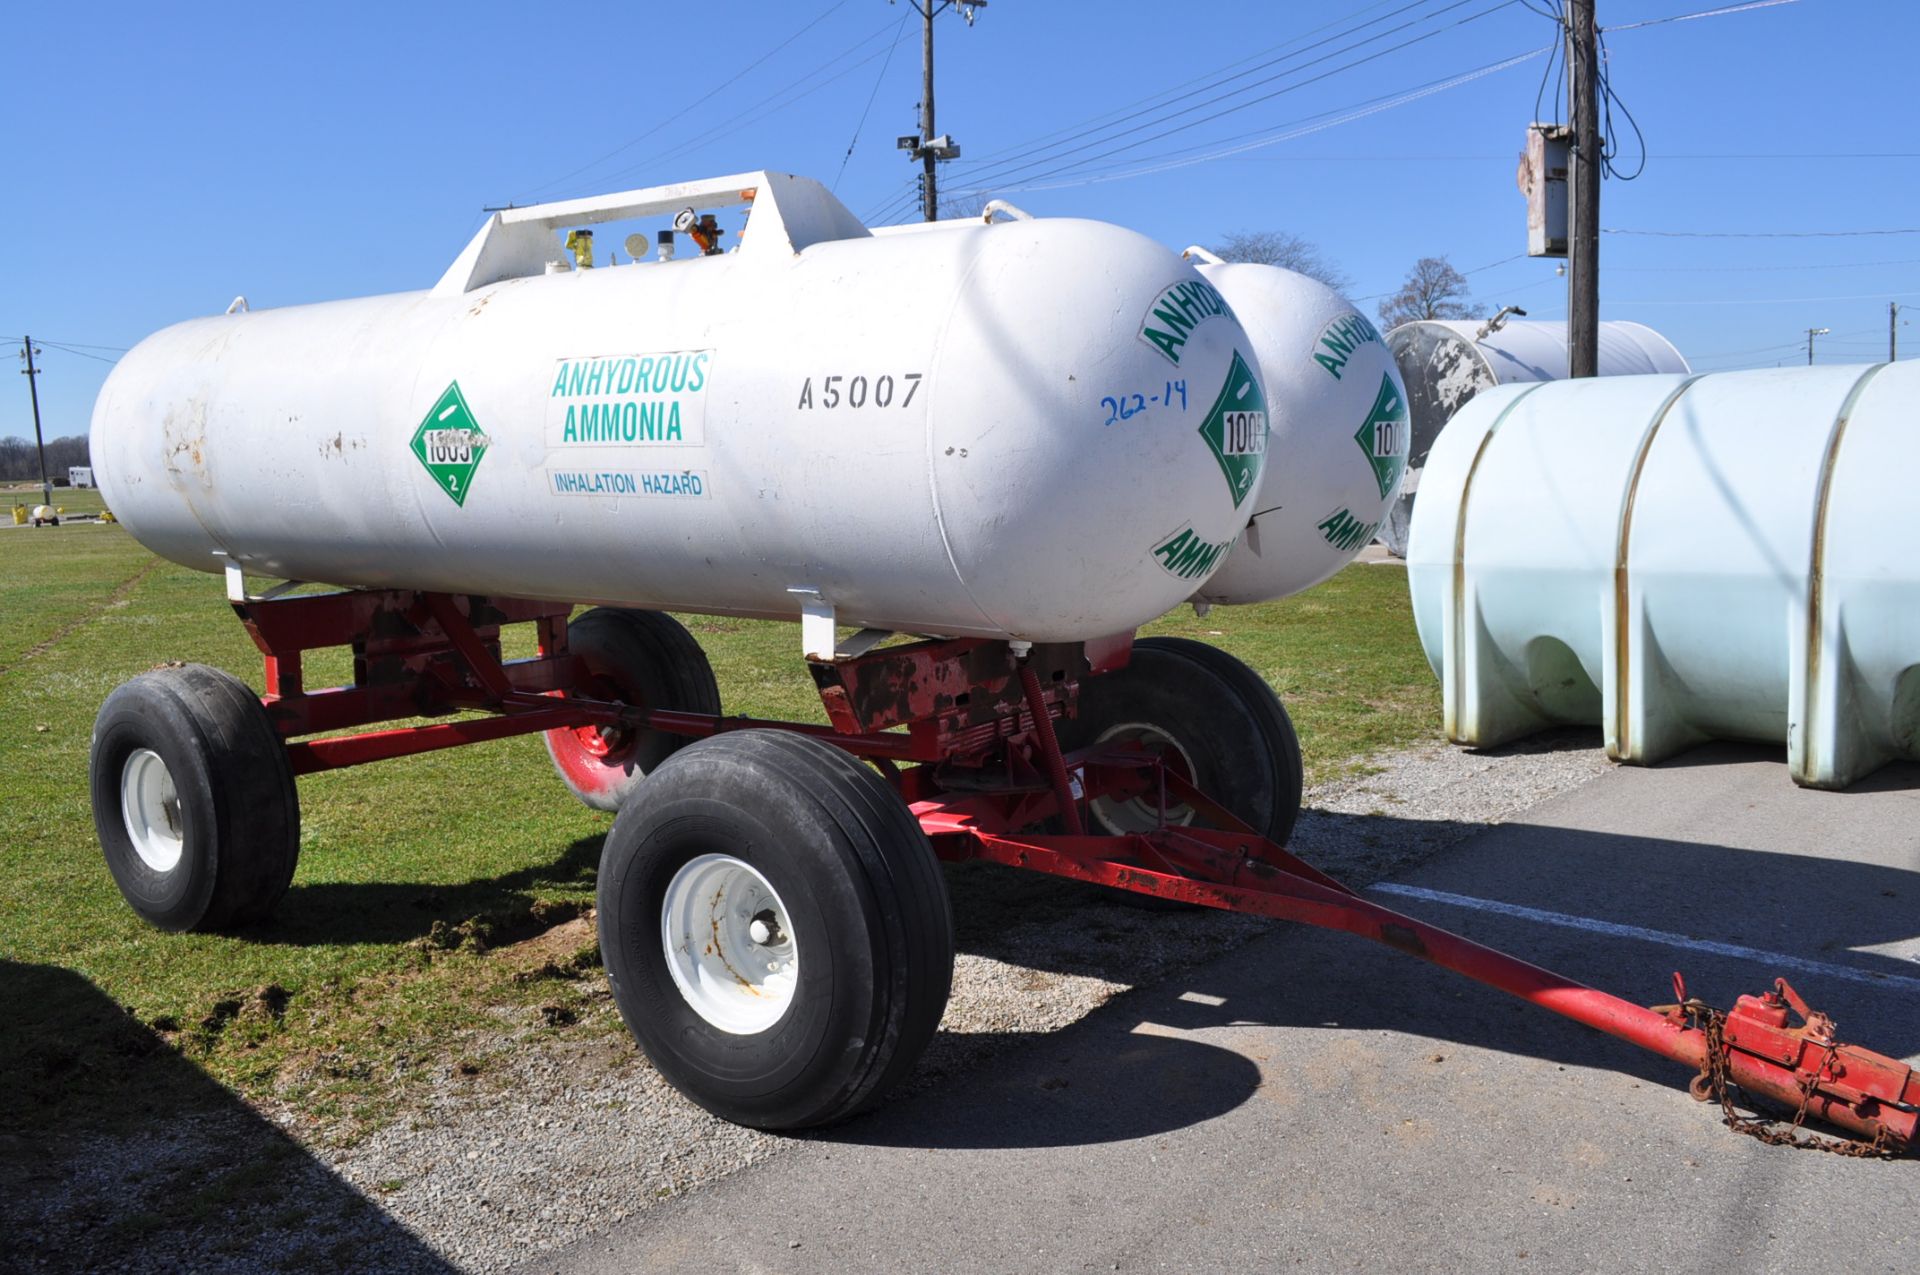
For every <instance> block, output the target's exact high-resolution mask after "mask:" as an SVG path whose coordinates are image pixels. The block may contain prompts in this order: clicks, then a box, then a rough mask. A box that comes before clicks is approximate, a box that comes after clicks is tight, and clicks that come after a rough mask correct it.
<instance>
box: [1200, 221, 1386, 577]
mask: <svg viewBox="0 0 1920 1275" xmlns="http://www.w3.org/2000/svg"><path fill="white" fill-rule="evenodd" d="M1187 255H1188V256H1189V257H1198V258H1200V259H1201V261H1202V264H1201V266H1200V274H1201V277H1203V278H1204V279H1206V281H1207V282H1208V283H1211V284H1212V285H1213V286H1214V287H1216V288H1218V289H1219V290H1220V295H1221V296H1223V297H1225V298H1226V301H1227V304H1228V305H1230V306H1232V307H1233V312H1234V313H1235V314H1236V315H1238V316H1239V318H1240V322H1241V323H1242V324H1243V325H1244V326H1245V327H1246V329H1247V336H1248V338H1249V339H1250V340H1251V341H1252V342H1253V350H1254V354H1255V355H1256V356H1257V357H1258V359H1259V364H1260V379H1261V380H1262V381H1263V382H1264V383H1265V385H1266V389H1267V404H1268V420H1269V426H1270V429H1271V436H1270V440H1269V443H1268V447H1269V448H1270V452H1271V454H1270V456H1269V458H1268V462H1267V473H1266V477H1265V478H1264V479H1263V480H1262V481H1261V485H1260V491H1259V494H1258V496H1257V497H1256V498H1255V500H1254V502H1253V506H1252V517H1251V519H1250V520H1249V522H1248V524H1247V528H1246V530H1245V531H1244V532H1243V533H1242V534H1241V537H1240V541H1239V543H1238V544H1236V545H1235V546H1234V548H1233V550H1232V552H1231V553H1229V554H1228V555H1227V560H1226V563H1225V564H1224V565H1223V566H1222V567H1221V568H1220V569H1219V570H1218V571H1216V572H1214V574H1213V575H1212V577H1211V578H1209V579H1208V580H1207V582H1206V583H1205V584H1204V585H1203V586H1201V588H1200V590H1199V592H1197V593H1196V594H1195V595H1194V599H1195V601H1198V602H1210V603H1247V602H1265V601H1269V600H1271V599H1274V598H1281V597H1285V596H1287V595H1288V594H1292V593H1298V592H1300V591H1301V590H1302V589H1306V588H1310V587H1312V586H1313V585H1316V584H1318V583H1320V582H1321V581H1322V580H1325V579H1326V578H1327V577H1329V576H1331V575H1333V574H1334V573H1335V572H1336V571H1338V570H1340V568H1341V567H1344V566H1345V565H1347V563H1349V562H1351V561H1353V558H1354V556H1355V555H1356V554H1358V553H1359V552H1360V551H1361V550H1362V549H1364V548H1365V547H1366V546H1367V545H1368V544H1370V543H1372V541H1373V538H1374V534H1375V533H1376V532H1377V531H1378V530H1379V529H1380V524H1381V522H1382V521H1383V520H1384V519H1385V517H1386V514H1387V509H1388V507H1389V506H1390V505H1391V504H1392V503H1393V498H1394V494H1395V493H1396V492H1397V491H1398V490H1399V486H1400V481H1401V477H1402V475H1403V474H1404V473H1405V472H1406V468H1407V449H1408V445H1409V439H1410V435H1409V432H1408V420H1407V395H1406V388H1405V386H1404V385H1403V384H1402V383H1401V380H1400V372H1399V370H1398V368H1396V367H1395V365H1394V361H1393V355H1392V352H1391V351H1390V350H1389V349H1388V347H1387V344H1386V342H1385V341H1383V340H1381V338H1380V332H1379V330H1378V329H1377V328H1375V327H1374V325H1373V324H1372V323H1371V322H1370V321H1369V320H1368V319H1367V317H1366V316H1365V315H1363V314H1361V313H1360V312H1359V311H1358V310H1356V309H1354V307H1353V303H1352V302H1350V301H1348V300H1347V299H1346V298H1344V297H1342V296H1341V295H1340V294H1339V293H1337V292H1335V291H1334V290H1333V289H1332V288H1329V287H1327V286H1326V285H1325V284H1323V283H1320V282H1319V281H1317V280H1314V279H1309V278H1308V277H1307V276H1305V275H1303V274H1298V273H1295V272H1294V271H1292V270H1283V269H1281V268H1280V267H1278V266H1264V265H1255V264H1252V263H1245V262H1243V263H1235V264H1228V263H1222V262H1220V261H1218V259H1217V258H1214V257H1213V254H1211V253H1209V252H1206V251H1205V250H1204V249H1197V248H1189V249H1187Z"/></svg>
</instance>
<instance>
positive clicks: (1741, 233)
mask: <svg viewBox="0 0 1920 1275" xmlns="http://www.w3.org/2000/svg"><path fill="white" fill-rule="evenodd" d="M1600 233H1601V234H1603V235H1652V236H1656V237H1659V238H1662V239H1851V238H1857V237H1860V236H1863V235H1920V227H1917V228H1912V229H1903V230H1627V229H1622V228H1620V227H1616V226H1605V227H1602V228H1601V231H1600Z"/></svg>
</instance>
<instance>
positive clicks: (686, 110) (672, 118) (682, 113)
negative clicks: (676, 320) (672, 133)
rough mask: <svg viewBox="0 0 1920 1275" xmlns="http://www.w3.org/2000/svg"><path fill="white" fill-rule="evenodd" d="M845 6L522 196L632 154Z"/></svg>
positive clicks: (838, 1) (844, 0)
mask: <svg viewBox="0 0 1920 1275" xmlns="http://www.w3.org/2000/svg"><path fill="white" fill-rule="evenodd" d="M846 3H847V0H836V2H835V3H834V4H833V5H831V6H829V7H828V9H827V10H826V12H824V13H822V14H820V16H818V17H816V18H814V19H813V20H812V21H811V22H809V23H807V24H806V25H805V26H803V27H801V28H800V29H799V30H798V31H795V32H794V33H793V34H792V35H790V36H788V37H787V38H786V39H784V40H782V41H780V42H779V43H778V44H776V45H774V46H773V47H772V48H771V49H768V50H767V51H766V52H765V53H763V54H761V55H760V56H759V57H757V58H755V59H754V60H753V61H751V62H749V63H748V64H747V65H746V66H745V67H743V68H741V69H740V70H739V71H736V72H735V73H734V74H733V76H732V77H731V78H729V79H727V80H726V81H724V82H722V83H721V84H719V85H717V86H716V87H714V88H712V89H710V90H708V91H707V92H706V93H705V94H703V95H701V96H700V97H699V98H696V99H695V100H694V101H692V102H689V103H687V104H686V105H685V106H683V107H681V108H680V109H679V110H678V111H675V112H674V113H673V114H672V115H669V116H668V117H667V118H665V119H663V120H661V121H660V122H659V123H658V124H655V125H654V126H653V127H652V128H650V129H648V130H647V131H646V132H644V133H641V134H640V135H639V136H637V137H633V138H629V139H628V140H627V141H624V142H622V143H621V144H620V145H618V146H616V147H614V148H613V149H612V150H610V151H608V152H607V153H606V154H604V155H602V156H600V158H598V159H596V160H593V161H591V162H589V163H586V164H583V165H581V166H580V167H579V168H576V169H574V170H573V171H572V172H570V173H568V174H566V175H565V176H563V177H556V178H554V179H553V180H552V181H549V182H542V183H541V184H540V185H538V186H535V187H533V188H532V189H531V190H528V191H526V192H525V193H526V194H527V195H537V194H539V193H540V192H541V191H543V190H551V189H553V188H554V187H555V186H558V185H560V184H562V183H563V182H569V181H572V180H573V179H574V178H576V177H578V176H580V174H582V173H584V172H587V171H588V170H589V169H593V168H598V167H599V166H600V165H601V164H604V163H606V162H607V161H608V160H610V159H612V158H613V157H614V156H616V155H620V154H624V153H625V152H626V151H628V150H631V149H632V148H633V147H635V146H638V145H639V144H640V143H641V142H644V141H646V140H647V139H648V138H649V137H652V136H653V135H654V134H655V133H658V132H659V131H660V130H661V129H663V128H665V127H666V126H667V125H669V124H672V123H675V122H676V121H679V120H682V119H685V118H686V117H687V116H688V115H689V114H691V113H692V112H693V110H694V108H695V107H697V106H700V105H702V104H703V103H705V102H708V101H710V100H711V99H712V98H714V97H715V96H717V95H718V94H719V93H720V92H722V91H723V90H725V89H728V88H731V87H732V86H733V85H735V84H737V83H738V82H739V81H740V80H741V79H742V78H743V77H745V76H746V75H747V74H748V72H750V71H752V70H754V69H755V68H756V67H758V66H760V64H761V63H763V62H765V61H766V60H767V59H768V58H771V57H772V56H773V55H774V54H776V53H778V52H780V51H781V50H782V49H785V48H786V47H787V46H788V45H790V44H792V43H793V42H794V41H795V40H798V39H799V38H800V37H801V36H803V35H805V34H806V33H807V32H809V31H811V30H813V29H814V28H815V27H817V26H819V25H820V24H821V23H822V22H825V21H826V20H827V19H828V18H830V17H832V16H833V15H834V14H835V13H836V12H838V11H839V10H840V9H842V8H844V7H845V5H846ZM872 38H873V37H872V36H868V37H866V39H863V40H861V41H860V42H859V43H860V44H865V43H866V41H867V40H869V39H872ZM855 47H856V48H857V47H858V45H856V46H855ZM841 56H843V57H844V56H845V54H842V55H841Z"/></svg>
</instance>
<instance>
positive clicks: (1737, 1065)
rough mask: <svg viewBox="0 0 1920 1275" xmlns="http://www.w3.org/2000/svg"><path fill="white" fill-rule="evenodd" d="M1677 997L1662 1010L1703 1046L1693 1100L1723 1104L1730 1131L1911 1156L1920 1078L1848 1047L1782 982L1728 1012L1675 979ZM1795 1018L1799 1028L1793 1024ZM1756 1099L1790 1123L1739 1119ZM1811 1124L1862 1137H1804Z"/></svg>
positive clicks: (1809, 1146) (1858, 1152) (1815, 1147)
mask: <svg viewBox="0 0 1920 1275" xmlns="http://www.w3.org/2000/svg"><path fill="white" fill-rule="evenodd" d="M1673 990H1674V996H1675V997H1676V1003H1675V1004H1672V1005H1663V1006H1657V1007H1656V1010H1657V1012H1659V1013H1661V1014H1663V1015H1664V1016H1666V1017H1667V1018H1668V1019H1669V1020H1670V1021H1672V1022H1675V1023H1677V1024H1680V1025H1682V1026H1683V1027H1685V1028H1687V1029H1689V1031H1690V1032H1692V1033H1697V1034H1698V1037H1699V1038H1700V1040H1701V1042H1702V1046H1703V1051H1702V1057H1701V1062H1700V1073H1699V1074H1698V1075H1697V1076H1695V1077H1694V1078H1693V1082H1692V1083H1691V1084H1690V1085H1689V1086H1688V1092H1690V1093H1692V1094H1693V1096H1694V1097H1695V1098H1698V1099H1699V1100H1700V1101H1702V1102H1718V1103H1719V1104H1720V1109H1721V1114H1722V1117H1723V1119H1724V1120H1725V1122H1726V1125H1727V1127H1728V1128H1729V1129H1732V1130H1734V1131H1735V1132H1738V1133H1744V1134H1747V1135H1748V1136H1749V1137H1753V1138H1758V1139H1759V1140H1760V1141H1762V1142H1765V1143H1768V1144H1769V1145H1772V1146H1790V1147H1799V1148H1802V1149H1805V1150H1810V1151H1831V1152H1834V1153H1835V1154H1838V1155H1852V1156H1891V1155H1896V1154H1899V1153H1900V1152H1902V1151H1910V1150H1913V1149H1915V1141H1916V1139H1915V1124H1916V1120H1917V1119H1920V1113H1917V1111H1916V1109H1917V1108H1920V1073H1916V1072H1914V1071H1913V1070H1912V1069H1911V1068H1909V1067H1908V1066H1907V1065H1906V1064H1905V1063H1903V1062H1901V1061H1899V1060H1898V1059H1895V1058H1888V1057H1886V1056H1885V1055H1884V1054H1877V1053H1874V1052H1873V1051H1872V1050H1868V1049H1862V1048H1860V1047H1859V1046H1857V1045H1847V1044H1842V1043H1841V1042H1840V1041H1839V1040H1838V1039H1837V1037H1836V1034H1835V1033H1836V1030H1837V1029H1836V1027H1835V1024H1834V1021H1833V1019H1832V1018H1830V1017H1829V1016H1827V1015H1826V1014H1823V1013H1821V1012H1819V1011H1818V1010H1815V1009H1812V1008H1810V1007H1809V1006H1808V1005H1807V1002H1806V1001H1805V1000H1803V999H1802V998H1801V996H1800V994H1799V993H1798V992H1796V991H1794V989H1793V985H1792V984H1790V983H1788V982H1787V980H1786V979H1784V978H1779V979H1775V980H1774V983H1773V990H1771V991H1768V992H1764V993H1762V994H1761V995H1759V996H1742V997H1740V998H1739V999H1738V1000H1737V1001H1735V1002H1734V1006H1733V1008H1732V1009H1731V1010H1726V1011H1721V1010H1718V1009H1715V1008H1714V1007H1712V1006H1710V1005H1707V1004H1706V1003H1704V1002H1702V1001H1700V1000H1698V999H1696V998H1692V997H1689V996H1688V995H1687V985H1686V980H1685V979H1683V978H1682V977H1681V976H1680V974H1679V973H1678V972H1676V973H1675V974H1674V976H1673ZM1790 1014H1791V1016H1793V1017H1796V1018H1798V1019H1799V1020H1800V1025H1799V1026H1797V1027H1796V1026H1791V1025H1790V1024H1789V1015H1790ZM1755 1093H1759V1094H1761V1095H1763V1096H1765V1097H1766V1098H1767V1099H1770V1100H1771V1101H1772V1102H1773V1103H1774V1104H1776V1105H1779V1106H1782V1107H1785V1108H1787V1109H1789V1110H1791V1111H1792V1113H1793V1114H1792V1116H1791V1117H1790V1118H1788V1119H1786V1120H1779V1119H1770V1118H1767V1117H1764V1116H1761V1117H1755V1116H1748V1115H1743V1114H1741V1112H1740V1111H1739V1109H1738V1106H1737V1105H1736V1104H1737V1103H1739V1104H1741V1105H1746V1106H1752V1105H1753V1103H1752V1101H1751V1096H1752V1095H1753V1094H1755ZM1743 1100H1744V1102H1743ZM1809 1116H1813V1117H1815V1118H1817V1119H1821V1120H1824V1121H1826V1122H1827V1123H1828V1124H1832V1125H1837V1126H1839V1127H1841V1128H1845V1129H1848V1130H1851V1131H1853V1132H1854V1133H1856V1134H1858V1135H1860V1138H1859V1140H1856V1139H1838V1138H1829V1137H1824V1136H1821V1135H1819V1134H1816V1133H1813V1132H1812V1131H1810V1130H1804V1125H1805V1122H1806V1120H1807V1118H1808V1117H1809Z"/></svg>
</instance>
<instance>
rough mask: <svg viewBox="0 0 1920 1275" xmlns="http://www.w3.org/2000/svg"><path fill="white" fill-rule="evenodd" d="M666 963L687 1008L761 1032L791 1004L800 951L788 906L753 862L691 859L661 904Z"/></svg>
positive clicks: (739, 1030) (725, 1024) (740, 1030)
mask: <svg viewBox="0 0 1920 1275" xmlns="http://www.w3.org/2000/svg"><path fill="white" fill-rule="evenodd" d="M660 935H661V941H662V943H663V944H664V946H665V948H666V953H667V970H668V972H669V973H671V974H672V975H673V983H674V986H675V987H678V988H679V989H680V995H681V996H682V997H683V998H685V1000H686V1002H687V1004H688V1005H690V1006H692V1008H693V1012H694V1013H696V1014H698V1015H700V1017H702V1018H704V1019H706V1020H707V1022H709V1023H711V1024H713V1025H714V1026H715V1027H718V1028H719V1029H720V1030H721V1031H723V1032H728V1033H730V1034H732V1035H735V1036H751V1035H754V1034H755V1033H757V1032H763V1031H765V1030H766V1029H767V1028H769V1027H771V1026H773V1025H774V1024H775V1023H777V1022H779V1021H780V1018H781V1015H783V1014H785V1013H786V1012H787V1006H789V1005H791V1004H792V1003H793V993H794V989H795V987H796V986H797V985H798V981H799V973H800V950H799V945H798V944H797V943H796V942H795V940H794V937H793V929H792V927H791V926H790V925H789V924H788V921H787V908H786V905H785V904H784V903H782V902H781V901H780V896H779V895H778V894H777V893H775V891H774V888H773V886H772V885H770V884H769V883H768V882H767V879H766V878H765V877H763V876H761V875H760V873H759V872H758V871H756V870H755V869H754V868H753V866H752V865H751V864H748V863H746V862H745V861H744V860H741V859H736V858H734V857H733V856H732V855H729V854H703V855H701V856H699V857H698V858H696V859H692V860H689V861H688V862H687V863H686V864H684V865H683V866H682V867H681V869H680V870H679V871H678V872H676V873H674V874H673V880H671V881H669V882H668V883H667V893H666V898H665V899H664V900H663V901H662V902H661V905H660Z"/></svg>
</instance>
